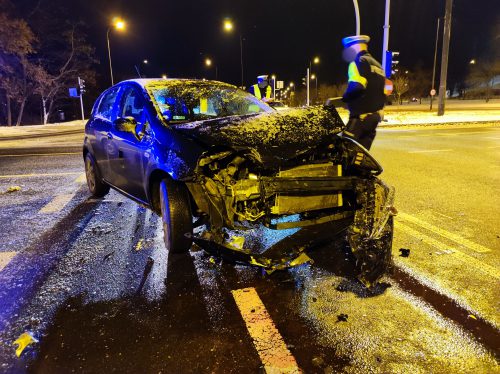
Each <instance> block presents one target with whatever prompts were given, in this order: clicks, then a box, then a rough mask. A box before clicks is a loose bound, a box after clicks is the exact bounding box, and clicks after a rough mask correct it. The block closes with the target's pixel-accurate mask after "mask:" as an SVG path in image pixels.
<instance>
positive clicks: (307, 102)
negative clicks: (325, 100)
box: [306, 68, 310, 106]
mask: <svg viewBox="0 0 500 374" xmlns="http://www.w3.org/2000/svg"><path fill="white" fill-rule="evenodd" d="M309 74H310V70H309V68H307V74H306V87H307V101H306V105H307V106H309V79H310V77H309Z"/></svg>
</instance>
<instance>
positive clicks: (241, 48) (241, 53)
mask: <svg viewBox="0 0 500 374" xmlns="http://www.w3.org/2000/svg"><path fill="white" fill-rule="evenodd" d="M240 61H241V89H243V37H242V36H241V34H240Z"/></svg>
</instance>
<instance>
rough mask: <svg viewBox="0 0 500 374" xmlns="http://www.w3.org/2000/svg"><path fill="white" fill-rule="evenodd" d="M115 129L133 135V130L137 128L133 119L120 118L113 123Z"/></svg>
mask: <svg viewBox="0 0 500 374" xmlns="http://www.w3.org/2000/svg"><path fill="white" fill-rule="evenodd" d="M113 124H114V126H115V129H116V130H118V131H123V132H130V133H132V134H134V135H136V133H135V131H136V130H135V128H136V126H137V121H136V120H135V118H134V117H120V118H117V119H116V120H115V121H114V122H113Z"/></svg>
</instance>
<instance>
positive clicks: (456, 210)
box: [0, 127, 500, 373]
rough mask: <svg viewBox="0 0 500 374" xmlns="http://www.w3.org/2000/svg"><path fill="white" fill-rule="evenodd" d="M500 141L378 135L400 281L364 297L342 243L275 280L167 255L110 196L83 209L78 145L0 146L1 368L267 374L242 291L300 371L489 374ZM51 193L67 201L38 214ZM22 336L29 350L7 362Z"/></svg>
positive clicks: (148, 223)
mask: <svg viewBox="0 0 500 374" xmlns="http://www.w3.org/2000/svg"><path fill="white" fill-rule="evenodd" d="M499 144H500V129H498V128H493V127H492V128H481V129H474V128H470V129H451V130H446V129H424V130H411V129H410V130H408V129H405V130H399V129H391V130H384V131H380V132H379V135H378V137H377V140H376V143H375V145H374V150H373V153H374V155H375V156H376V157H377V158H378V159H379V161H380V162H381V163H382V165H384V167H385V169H386V171H385V172H384V174H383V177H384V180H386V181H387V182H389V183H391V184H393V185H395V186H396V190H397V206H398V209H399V210H400V213H402V214H400V216H399V217H398V218H397V222H401V224H400V225H399V226H398V225H396V232H395V242H394V256H395V260H396V264H397V266H398V267H397V270H396V272H395V273H394V275H392V276H391V277H387V278H386V279H384V282H383V284H382V285H381V286H379V287H378V288H377V289H375V290H373V291H372V292H367V291H366V290H365V289H363V287H361V286H360V285H359V284H358V283H357V282H356V281H355V280H353V279H352V263H351V262H350V261H349V256H348V255H347V253H346V248H345V243H344V241H343V240H342V238H338V240H336V241H334V242H332V243H329V244H326V245H323V246H322V247H320V248H316V249H314V250H312V251H311V252H310V253H309V254H310V256H311V257H312V258H313V259H314V264H313V265H302V266H300V267H297V268H294V269H290V270H288V271H284V272H276V273H274V274H271V275H265V274H262V272H261V271H260V270H259V269H256V268H253V267H250V266H245V265H239V264H233V263H230V262H228V261H225V260H222V259H220V258H212V257H211V256H210V255H209V254H208V253H206V252H205V251H203V249H201V248H199V247H197V246H196V245H194V246H193V247H192V249H191V251H190V253H189V254H181V255H177V254H176V255H171V254H169V253H167V251H166V250H165V248H164V246H163V241H162V228H161V221H160V219H159V218H158V217H157V216H156V215H155V214H153V213H151V212H150V211H148V210H147V209H145V208H143V207H141V206H138V205H137V204H135V203H133V202H132V201H130V200H128V199H127V198H125V197H123V196H121V195H120V194H118V193H116V192H111V193H110V194H109V195H108V196H107V197H106V198H104V199H92V198H90V197H89V195H88V193H87V191H86V187H85V185H84V184H83V183H82V182H81V180H78V178H79V176H80V175H81V173H83V162H82V160H81V156H80V155H79V149H78V148H76V147H70V148H66V149H63V148H57V149H36V150H33V149H17V150H16V151H15V153H16V155H15V156H12V155H11V156H9V154H10V153H8V152H7V151H5V150H0V175H3V176H8V177H7V178H0V192H2V194H1V195H0V207H1V213H0V225H1V227H2V229H1V230H2V237H3V240H2V242H1V243H0V252H2V253H4V254H5V253H13V255H12V257H11V256H10V255H9V256H5V258H10V260H9V261H8V262H7V264H6V265H5V267H3V269H2V270H0V284H1V290H0V304H1V305H2V307H1V310H0V372H2V371H5V372H9V373H10V372H14V373H17V372H19V373H23V372H33V373H59V372H61V373H66V372H88V373H101V372H104V371H110V372H127V373H137V372H147V373H159V372H162V373H181V372H182V373H184V372H186V373H200V372H216V373H226V372H234V373H236V372H238V373H247V372H248V373H254V372H265V370H266V369H265V368H264V364H263V362H262V360H261V357H260V356H259V354H258V352H257V350H256V348H255V343H254V341H252V338H251V336H250V335H249V332H248V329H247V327H246V325H245V322H244V321H243V319H242V316H241V314H240V311H239V310H238V307H237V305H236V303H235V301H234V298H233V295H232V293H231V291H232V290H237V289H241V288H246V287H253V288H255V289H256V291H257V293H258V295H259V296H260V298H261V300H262V302H263V304H264V305H265V307H266V309H267V311H268V313H269V316H270V318H271V319H272V321H273V323H274V324H275V326H276V328H277V329H278V331H279V333H280V335H281V338H282V339H283V341H284V342H285V344H286V347H287V348H288V350H289V351H290V353H291V354H292V355H293V356H294V358H295V360H296V362H297V365H298V367H299V368H300V369H301V370H302V371H303V372H307V373H333V372H349V373H364V372H381V373H386V372H394V373H396V372H398V373H399V372H435V373H449V372H464V373H465V372H467V373H469V372H485V373H486V372H499V371H500V368H499V365H498V354H499V352H500V348H499V332H498V331H499V330H498V315H499V314H498V310H499V309H498V307H499V305H498V300H499V299H500V298H499V297H498V296H500V295H498V293H499V291H498V289H499V287H498V285H499V284H498V271H499V262H498V261H499V250H500V244H499V242H500V239H498V235H499V234H500V233H499V232H498V222H500V217H498V215H499V213H498V210H497V209H496V208H495V207H496V206H498V203H500V201H499V198H498V196H497V194H495V193H494V190H495V189H496V188H497V187H496V186H498V185H499V183H498V182H500V181H499V179H500V171H499V169H498V167H499V165H500V162H499V161H500V160H499V158H500V157H499V154H498V149H499V148H498V145H499ZM42 153H51V154H52V155H45V156H39V155H40V154H42ZM22 154H24V155H22ZM35 154H38V156H34V155H35ZM5 155H7V156H5ZM32 155H33V156H32ZM2 156H5V157H2ZM63 173H67V174H63ZM15 174H18V175H29V174H45V175H42V176H40V175H39V176H36V177H35V176H18V177H15V176H14V175H15ZM49 174H51V175H49ZM9 176H10V177H9ZM12 186H19V187H21V189H20V190H19V191H14V192H10V193H5V191H6V190H7V189H8V188H9V187H12ZM59 195H70V196H71V199H70V200H69V202H68V203H67V204H65V205H64V206H62V208H61V209H60V210H58V211H54V212H50V213H40V211H41V209H42V208H43V207H44V206H45V205H46V204H48V203H50V201H51V199H53V198H54V197H56V196H59ZM405 214H406V215H405ZM401 217H403V218H404V219H403V218H401ZM447 217H448V218H447ZM400 218H401V219H400ZM415 218H416V219H415ZM454 235H455V236H454ZM450 238H451V239H450ZM464 239H465V240H464ZM471 243H472V244H471ZM474 244H475V245H474ZM400 248H407V249H410V252H409V257H402V256H400V255H401V252H400V251H399V249H400ZM486 250H490V251H486ZM478 251H479V252H478ZM23 332H29V333H31V334H32V335H33V336H34V337H35V338H36V339H37V340H39V342H38V343H35V344H33V345H32V346H30V347H29V348H28V349H26V350H25V352H24V353H23V354H22V355H21V357H20V358H17V357H16V356H15V355H14V347H13V346H12V343H13V341H14V340H16V338H17V337H19V335H21V334H22V333H23Z"/></svg>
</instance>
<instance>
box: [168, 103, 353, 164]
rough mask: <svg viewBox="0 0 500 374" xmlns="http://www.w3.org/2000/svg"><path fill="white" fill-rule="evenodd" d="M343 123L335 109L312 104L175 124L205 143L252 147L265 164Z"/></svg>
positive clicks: (309, 145) (299, 150)
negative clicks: (297, 107)
mask: <svg viewBox="0 0 500 374" xmlns="http://www.w3.org/2000/svg"><path fill="white" fill-rule="evenodd" d="M342 126H343V123H342V120H341V119H340V117H339V116H338V114H337V113H336V112H335V111H330V110H327V109H324V108H322V107H312V108H303V109H289V110H286V111H280V112H272V113H262V114H257V115H247V116H232V117H225V118H219V119H214V120H206V121H198V122H191V123H187V124H179V125H174V126H172V127H173V129H174V130H176V131H178V132H180V133H182V134H183V135H185V136H188V137H190V138H192V139H195V140H196V141H198V142H201V143H203V144H204V145H206V146H226V147H231V148H234V149H240V148H253V149H255V150H256V151H257V152H258V153H259V155H260V156H261V159H262V161H263V162H264V163H265V164H266V163H267V164H269V163H270V164H281V163H282V162H283V161H286V160H290V159H293V158H295V157H297V156H298V155H300V154H303V153H307V152H308V151H310V150H312V149H314V148H316V147H317V146H318V145H319V144H322V143H323V144H324V143H325V142H328V141H329V140H331V139H332V138H333V137H334V136H335V134H337V133H339V132H340V131H341V130H342Z"/></svg>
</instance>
